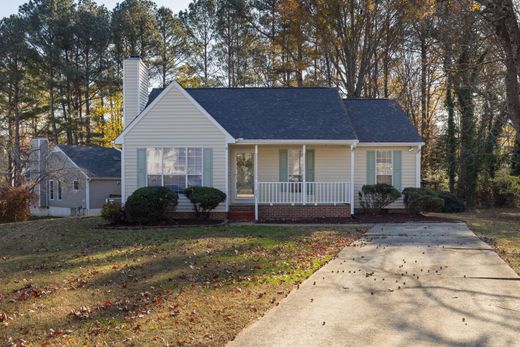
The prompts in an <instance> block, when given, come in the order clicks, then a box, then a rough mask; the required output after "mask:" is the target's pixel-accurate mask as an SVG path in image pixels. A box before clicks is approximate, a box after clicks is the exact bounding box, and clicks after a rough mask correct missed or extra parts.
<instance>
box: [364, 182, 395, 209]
mask: <svg viewBox="0 0 520 347" xmlns="http://www.w3.org/2000/svg"><path fill="white" fill-rule="evenodd" d="M358 194H359V200H360V201H361V207H363V209H364V210H365V212H366V213H381V211H382V210H383V208H384V207H386V206H388V205H390V204H391V203H392V202H394V201H396V200H397V199H399V198H400V197H401V193H399V191H398V190H397V189H395V188H394V187H392V186H391V185H389V184H384V183H380V184H374V185H364V186H363V187H362V188H361V191H360V192H359V193H358Z"/></svg>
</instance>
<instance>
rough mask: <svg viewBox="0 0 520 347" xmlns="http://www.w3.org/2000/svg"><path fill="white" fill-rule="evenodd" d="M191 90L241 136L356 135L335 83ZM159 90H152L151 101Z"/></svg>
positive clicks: (329, 137) (348, 137)
mask: <svg viewBox="0 0 520 347" xmlns="http://www.w3.org/2000/svg"><path fill="white" fill-rule="evenodd" d="M186 91H187V92H188V93H189V94H190V95H191V96H192V97H193V98H194V99H195V100H196V101H197V102H198V103H199V104H200V105H201V106H202V107H203V108H204V109H205V110H206V111H207V112H208V113H209V114H210V115H211V116H212V117H213V118H215V120H216V121H217V122H218V123H219V124H220V125H221V126H222V127H223V128H224V129H226V130H227V131H228V132H229V133H230V134H231V136H233V137H234V138H237V139H238V138H243V139H264V140H265V139H278V140H300V139H302V140H303V139H305V140H351V139H356V134H355V132H354V128H353V127H352V124H351V123H350V119H349V118H348V117H347V116H346V111H345V107H344V106H343V104H342V102H341V98H340V97H339V94H338V91H337V90H336V89H335V88H187V89H186ZM160 92H161V90H160V89H154V90H152V92H151V93H150V97H149V101H148V103H151V102H152V101H153V100H154V99H155V98H156V97H157V96H158V95H159V94H160Z"/></svg>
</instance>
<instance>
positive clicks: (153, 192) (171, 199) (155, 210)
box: [125, 187, 179, 223]
mask: <svg viewBox="0 0 520 347" xmlns="http://www.w3.org/2000/svg"><path fill="white" fill-rule="evenodd" d="M178 201H179V195H178V194H177V193H175V192H172V191H171V190H170V189H168V188H164V187H145V188H139V189H137V190H136V191H135V192H134V193H133V194H132V195H130V197H128V200H127V201H126V204H125V215H126V218H127V220H128V221H129V222H135V223H154V222H158V221H160V220H162V219H164V218H165V213H166V208H167V207H168V206H177V203H178Z"/></svg>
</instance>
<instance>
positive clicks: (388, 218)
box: [261, 213, 453, 224]
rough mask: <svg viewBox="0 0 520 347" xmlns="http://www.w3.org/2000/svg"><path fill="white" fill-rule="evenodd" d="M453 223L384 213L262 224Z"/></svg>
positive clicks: (436, 218)
mask: <svg viewBox="0 0 520 347" xmlns="http://www.w3.org/2000/svg"><path fill="white" fill-rule="evenodd" d="M430 222H438V223H439V222H453V218H443V217H438V216H424V215H418V216H414V215H409V214H407V213H384V214H380V215H371V214H363V213H360V214H356V215H355V216H354V217H352V218H313V219H304V220H300V219H298V220H287V219H284V220H277V221H276V220H275V221H268V222H267V221H266V222H262V223H261V224H295V223H297V224H375V223H377V224H379V223H430Z"/></svg>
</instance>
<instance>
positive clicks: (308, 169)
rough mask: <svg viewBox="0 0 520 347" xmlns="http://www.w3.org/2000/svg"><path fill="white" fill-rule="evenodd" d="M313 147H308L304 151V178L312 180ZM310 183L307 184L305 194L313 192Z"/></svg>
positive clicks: (308, 180)
mask: <svg viewBox="0 0 520 347" xmlns="http://www.w3.org/2000/svg"><path fill="white" fill-rule="evenodd" d="M314 176H315V174H314V149H308V150H307V151H306V153H305V180H306V181H307V182H314V180H315V178H314ZM312 187H313V185H312V184H308V185H307V194H313V191H312Z"/></svg>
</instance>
